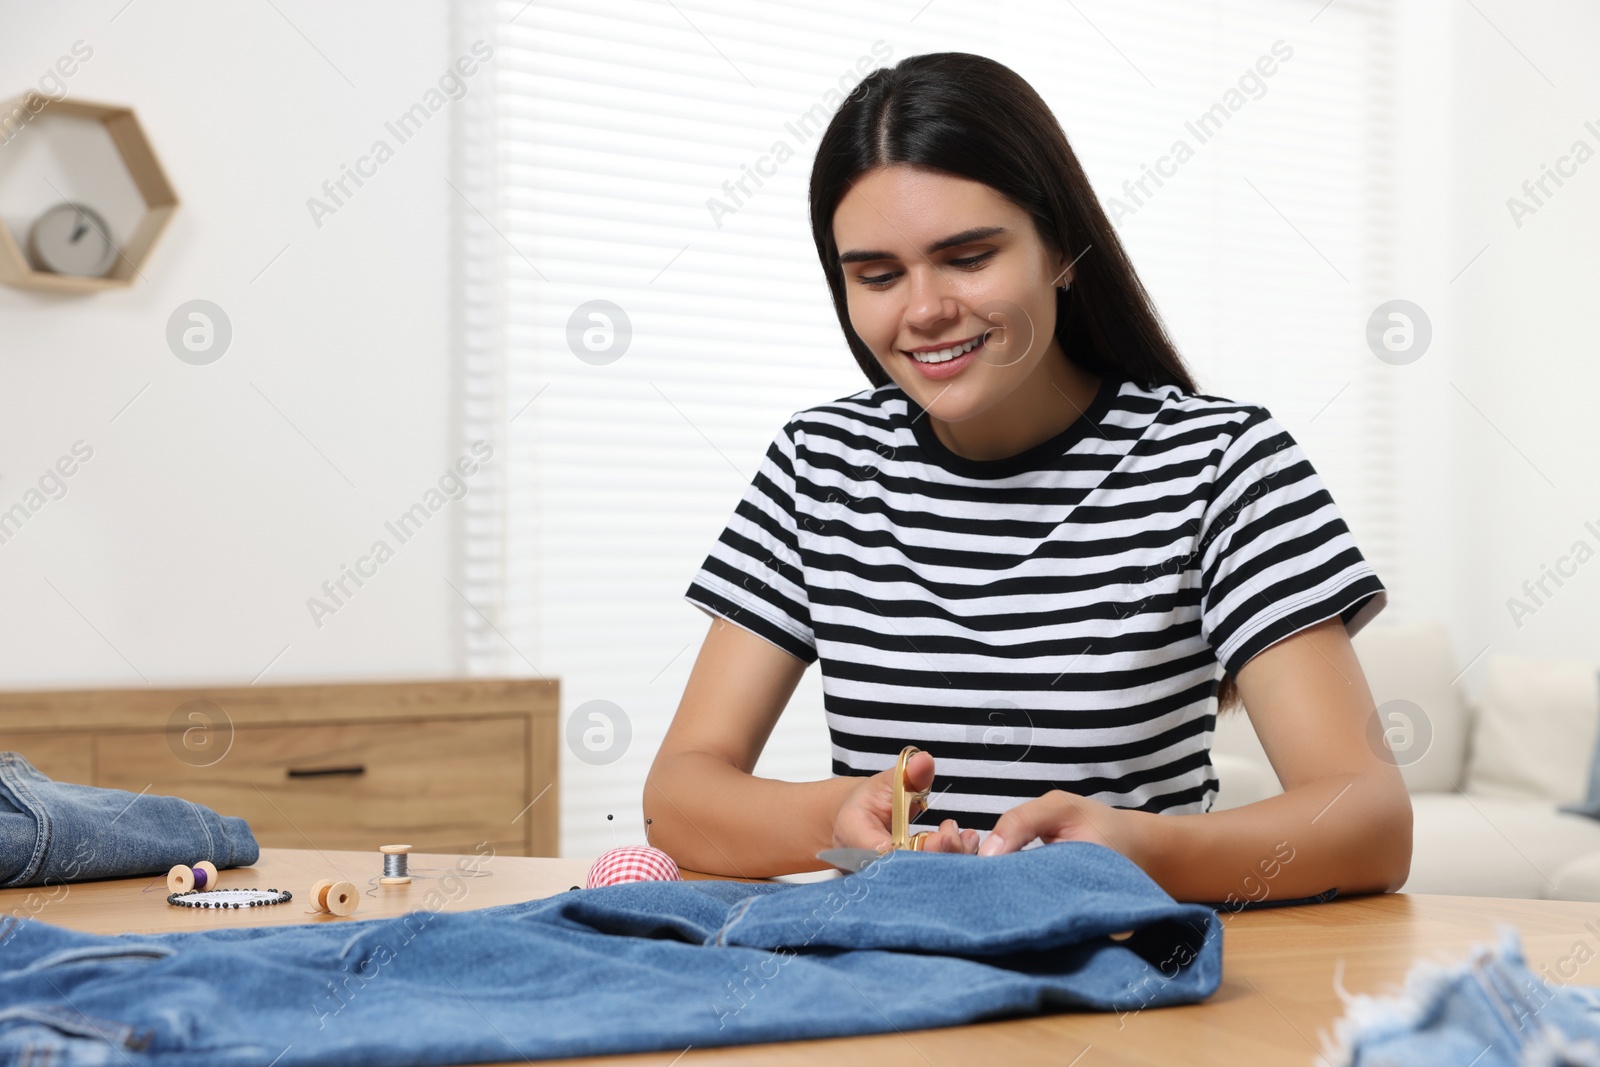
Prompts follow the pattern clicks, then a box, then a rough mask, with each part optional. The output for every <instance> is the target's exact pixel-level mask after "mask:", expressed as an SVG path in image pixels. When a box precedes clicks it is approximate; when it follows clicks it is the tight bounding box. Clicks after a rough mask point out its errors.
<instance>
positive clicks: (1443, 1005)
mask: <svg viewBox="0 0 1600 1067" xmlns="http://www.w3.org/2000/svg"><path fill="white" fill-rule="evenodd" d="M1589 925H1590V926H1591V927H1592V926H1593V925H1594V924H1589ZM1497 942H1498V943H1497V944H1496V946H1495V947H1493V948H1490V947H1488V946H1483V945H1480V946H1477V947H1476V948H1474V949H1473V950H1472V953H1471V955H1470V957H1469V959H1468V960H1467V961H1466V962H1465V963H1462V964H1459V965H1454V966H1441V965H1439V964H1436V963H1429V962H1426V961H1423V962H1419V963H1416V964H1413V966H1412V968H1411V971H1410V973H1409V974H1407V975H1406V980H1405V988H1404V990H1403V991H1402V992H1401V993H1400V994H1398V995H1396V996H1392V997H1374V996H1364V995H1357V996H1351V995H1349V994H1347V993H1345V992H1344V990H1342V989H1340V990H1339V995H1340V997H1341V998H1342V999H1343V1000H1344V1001H1345V1003H1346V1015H1345V1017H1344V1018H1343V1019H1341V1020H1339V1022H1338V1023H1337V1024H1336V1025H1335V1032H1334V1038H1333V1041H1332V1042H1330V1043H1328V1045H1327V1047H1325V1049H1324V1052H1325V1053H1326V1055H1327V1058H1328V1060H1329V1061H1330V1062H1332V1063H1334V1064H1337V1065H1339V1067H1445V1065H1447V1064H1449V1065H1452V1067H1461V1065H1464V1064H1469V1063H1470V1064H1471V1065H1472V1067H1600V988H1596V987H1593V986H1579V985H1566V984H1563V982H1562V980H1561V979H1562V975H1561V974H1560V973H1559V972H1561V971H1562V970H1564V969H1566V970H1570V972H1571V973H1572V974H1576V973H1577V969H1578V967H1579V966H1581V964H1582V963H1583V962H1585V961H1587V960H1591V959H1593V958H1594V949H1593V948H1592V947H1590V946H1589V945H1588V943H1587V941H1586V940H1580V941H1579V942H1578V943H1577V944H1575V945H1574V954H1573V957H1572V958H1569V959H1567V960H1565V961H1561V962H1558V963H1557V965H1556V971H1557V972H1558V973H1557V974H1556V975H1554V976H1553V977H1554V978H1555V980H1554V981H1548V980H1546V979H1545V978H1542V977H1540V976H1539V975H1536V974H1534V973H1533V971H1532V970H1531V969H1529V967H1528V964H1527V961H1526V959H1525V958H1524V957H1523V954H1522V944H1521V941H1520V939H1519V937H1518V934H1517V930H1516V928H1515V927H1513V926H1510V925H1507V924H1501V925H1500V926H1499V927H1498V930H1497ZM1563 964H1565V966H1563ZM1542 970H1544V971H1545V973H1546V975H1549V974H1550V968H1548V967H1546V968H1542Z"/></svg>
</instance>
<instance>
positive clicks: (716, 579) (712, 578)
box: [685, 426, 817, 663]
mask: <svg viewBox="0 0 1600 1067" xmlns="http://www.w3.org/2000/svg"><path fill="white" fill-rule="evenodd" d="M795 455H796V450H795V442H794V438H793V433H792V429H791V427H790V426H785V427H784V428H783V430H781V431H780V432H779V433H778V435H777V436H776V437H775V438H773V440H772V443H771V444H770V445H768V446H767V451H766V455H765V456H764V457H763V458H762V460H761V466H760V468H759V469H758V470H757V471H756V475H755V477H754V478H753V479H752V480H751V482H750V485H749V487H748V488H747V489H746V490H745V492H744V496H743V497H742V498H741V499H740V500H739V505H738V507H736V508H735V509H734V512H733V517H732V518H730V519H729V520H728V525H727V526H726V527H725V528H724V529H723V531H722V534H721V536H719V537H718V538H717V541H716V543H715V544H714V545H712V547H711V552H710V554H709V555H707V556H706V559H705V562H704V563H703V564H702V565H701V567H700V570H699V571H698V572H697V573H696V574H695V576H694V580H693V581H692V582H690V583H689V590H688V592H687V593H686V594H685V597H686V599H687V600H688V601H689V603H691V604H693V605H694V606H695V607H698V608H700V609H701V610H703V611H705V612H707V613H709V614H711V615H717V616H721V617H722V618H725V619H727V620H728V621H729V622H732V623H735V624H737V625H739V626H742V627H743V628H745V629H746V630H749V631H750V632H751V633H754V634H756V635H757V636H759V637H764V638H766V639H767V640H768V641H771V642H772V643H773V644H775V645H777V646H778V647H779V648H781V649H783V650H784V651H785V652H787V653H789V654H790V655H791V656H794V657H795V658H796V659H799V660H801V661H802V662H804V663H811V662H813V661H815V660H816V658H817V646H816V638H815V635H814V634H813V633H812V630H811V605H810V601H809V599H808V597H807V595H806V587H805V580H804V577H803V575H802V572H801V567H800V546H799V536H798V527H799V521H798V514H797V508H796V506H795Z"/></svg>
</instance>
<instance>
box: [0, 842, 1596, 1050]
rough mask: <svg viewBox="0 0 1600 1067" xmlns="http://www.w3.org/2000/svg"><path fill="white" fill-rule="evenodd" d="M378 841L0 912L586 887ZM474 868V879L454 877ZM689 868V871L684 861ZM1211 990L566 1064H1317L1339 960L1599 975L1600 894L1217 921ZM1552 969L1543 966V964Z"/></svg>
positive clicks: (138, 920) (1381, 905)
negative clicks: (215, 879) (332, 883)
mask: <svg viewBox="0 0 1600 1067" xmlns="http://www.w3.org/2000/svg"><path fill="white" fill-rule="evenodd" d="M379 866H380V864H379V861H378V856H377V854H376V853H375V852H315V851H301V850H295V849H262V851H261V860H260V862H259V863H257V864H256V865H255V866H254V867H246V868H239V869H236V870H231V871H224V872H222V876H221V879H220V884H221V885H222V886H224V887H227V886H236V887H238V886H254V887H258V888H263V889H264V888H268V887H271V888H277V889H288V890H289V891H290V892H292V893H293V894H294V896H295V899H294V900H293V901H292V902H291V903H288V904H283V905H279V906H276V907H267V908H248V909H242V910H239V911H198V910H189V909H180V908H174V907H171V906H169V905H168V904H167V903H166V887H165V883H164V881H163V880H161V879H125V880H120V881H108V882H91V883H83V884H80V885H72V886H56V887H53V888H51V889H42V890H41V889H34V890H28V889H11V890H4V891H0V913H14V914H18V915H28V916H32V917H34V918H38V919H41V920H44V921H46V922H52V923H56V924H58V925H60V926H66V927H70V928H72V929H75V930H84V931H89V932H92V933H166V932H170V931H175V930H205V929H214V928H216V927H219V926H264V925H276V924H286V923H297V922H356V921H358V920H361V919H371V918H383V917H391V916H396V915H402V914H404V913H405V912H407V911H409V910H412V909H415V908H430V909H434V910H441V911H464V910H469V909H472V908H481V907H488V906H491V905H495V904H509V903H514V902H516V901H522V900H532V899H536V898H540V897H546V896H551V895H553V894H555V893H561V892H565V891H567V890H568V889H570V888H571V887H572V886H575V885H582V884H583V881H584V876H585V875H586V873H587V872H588V868H589V861H587V860H569V859H529V858H526V857H518V856H496V855H487V854H486V855H480V856H430V855H421V854H414V855H413V856H412V857H411V868H412V870H413V871H414V872H416V873H419V874H428V875H432V876H434V877H430V878H426V879H424V878H418V879H416V880H414V881H413V882H412V883H411V884H410V885H409V886H401V887H392V886H383V887H379V886H377V884H376V878H377V874H378V869H379ZM474 869H476V870H477V871H479V872H486V873H484V874H483V876H480V877H467V876H466V875H467V874H470V873H471V872H472V871H473V870H474ZM685 877H688V878H699V877H703V876H701V875H696V874H693V873H692V872H686V874H685ZM319 878H343V879H346V880H348V881H352V882H354V883H356V885H357V887H358V888H360V889H361V890H362V891H363V895H362V897H361V905H360V909H359V910H358V911H357V912H356V913H355V914H354V915H352V916H350V917H348V918H342V919H341V918H334V917H332V916H321V917H318V916H314V915H311V914H308V913H307V911H306V908H307V904H306V901H307V900H308V899H309V896H310V889H311V884H312V883H313V882H314V881H316V880H317V879H319ZM1222 919H1223V977H1222V985H1221V986H1220V987H1219V988H1218V989H1217V991H1216V992H1215V993H1213V994H1212V995H1211V996H1210V997H1209V998H1207V999H1206V1000H1205V1001H1204V1002H1202V1003H1200V1004H1192V1005H1186V1006H1183V1007H1174V1008H1152V1009H1148V1010H1145V1011H1142V1012H1136V1013H1130V1014H1126V1015H1120V1016H1119V1015H1117V1014H1114V1013H1104V1014H1102V1013H1066V1014H1058V1015H1048V1016H1042V1017H1037V1018H1030V1019H1016V1020H1010V1021H1006V1022H996V1023H979V1024H977V1025H973V1026H959V1027H949V1028H946V1029H941V1030H918V1031H911V1032H906V1033H893V1034H878V1035H872V1036H867V1037H854V1038H842V1039H834V1040H826V1041H794V1042H785V1043H781V1044H770V1045H754V1046H742V1047H738V1048H727V1049H698V1048H696V1049H691V1050H689V1051H688V1052H687V1053H686V1054H684V1055H682V1057H681V1058H679V1059H676V1060H674V1059H673V1057H674V1056H677V1055H678V1053H677V1051H676V1050H674V1051H673V1052H672V1053H671V1054H664V1053H650V1054H645V1055H637V1056H614V1057H601V1058H597V1059H582V1060H567V1061H562V1062H566V1063H571V1064H574V1065H577V1064H632V1065H644V1064H650V1065H653V1067H665V1065H666V1064H667V1063H668V1062H669V1061H670V1062H672V1063H673V1064H674V1065H675V1067H678V1065H688V1064H695V1063H708V1064H709V1063H716V1064H728V1065H733V1064H757V1065H799V1064H818V1063H823V1064H830V1065H831V1064H835V1063H839V1062H842V1061H844V1060H846V1059H848V1060H849V1061H851V1062H857V1061H862V1062H871V1063H872V1064H873V1065H874V1067H897V1065H904V1067H929V1065H935V1067H943V1065H945V1064H952V1065H955V1064H966V1063H976V1062H991V1063H1006V1064H1011V1063H1018V1064H1030V1063H1040V1064H1046V1063H1047V1064H1052V1065H1056V1067H1066V1065H1081V1067H1111V1065H1115V1067H1124V1065H1125V1067H1133V1065H1139V1067H1146V1065H1149V1067H1155V1065H1162V1067H1165V1065H1167V1064H1172V1063H1180V1062H1181V1063H1184V1064H1186V1065H1207V1064H1216V1065H1218V1067H1235V1065H1236V1064H1240V1063H1273V1064H1279V1063H1295V1064H1315V1063H1319V1062H1323V1061H1321V1060H1320V1059H1319V1057H1318V1050H1319V1048H1320V1038H1319V1031H1327V1032H1330V1033H1331V1031H1332V1026H1333V1022H1334V1020H1335V1019H1337V1018H1338V1017H1339V1016H1340V1015H1342V1014H1343V1006H1342V1004H1341V1003H1340V1001H1339V997H1338V995H1337V994H1336V993H1335V992H1334V977H1335V973H1336V969H1337V968H1338V966H1339V965H1340V964H1341V963H1342V965H1343V973H1342V981H1343V984H1344V988H1345V989H1346V990H1347V991H1348V992H1351V993H1381V992H1386V991H1392V990H1393V989H1394V988H1395V987H1396V986H1397V985H1398V983H1399V982H1400V980H1401V979H1402V978H1403V977H1404V975H1405V973H1406V970H1407V969H1408V968H1409V966H1410V965H1411V963H1412V962H1413V961H1414V960H1415V959H1417V958H1419V957H1422V958H1427V959H1432V960H1435V961H1439V962H1451V961H1459V960H1461V959H1463V958H1464V957H1465V955H1466V953H1467V951H1468V949H1470V948H1471V947H1472V946H1473V945H1474V944H1481V943H1487V942H1491V941H1492V940H1493V938H1494V931H1495V925H1496V923H1497V922H1498V921H1502V920H1503V921H1506V922H1510V923H1512V924H1513V925H1515V926H1516V927H1517V928H1518V929H1519V930H1520V931H1521V933H1522V940H1523V947H1524V950H1525V952H1526V954H1527V957H1528V962H1529V964H1530V965H1531V966H1532V967H1533V969H1534V970H1535V972H1538V973H1543V974H1545V975H1546V977H1548V978H1550V979H1551V980H1553V981H1561V982H1566V983H1571V984H1577V985H1600V953H1597V952H1596V949H1597V948H1600V905H1597V904H1592V903H1576V902H1569V901H1547V900H1511V899H1505V898H1496V897H1447V896H1424V895H1416V894H1395V893H1391V894H1383V895H1375V896H1366V897H1352V898H1350V899H1347V900H1335V901H1332V902H1330V903H1327V904H1314V905H1308V906H1303V907H1289V908H1266V909H1262V910H1259V911H1246V912H1238V913H1233V914H1224V915H1223V917H1222ZM1546 967H1547V968H1548V971H1543V970H1541V968H1546Z"/></svg>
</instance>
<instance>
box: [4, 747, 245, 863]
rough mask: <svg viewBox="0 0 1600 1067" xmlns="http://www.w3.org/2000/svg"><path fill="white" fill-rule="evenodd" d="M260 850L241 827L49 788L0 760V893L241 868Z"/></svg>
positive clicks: (66, 787) (171, 800)
mask: <svg viewBox="0 0 1600 1067" xmlns="http://www.w3.org/2000/svg"><path fill="white" fill-rule="evenodd" d="M259 853H260V849H259V848H258V847H257V845H256V839H255V835H254V834H252V833H251V832H250V827H249V825H248V824H246V823H245V821H244V820H243V819H237V818H232V817H228V816H223V815H218V814H217V813H216V812H214V811H212V810H211V809H210V808H206V807H202V806H201V805H199V804H193V803H190V802H189V801H187V800H180V799H179V798H177V797H161V796H151V795H150V794H148V793H145V794H140V793H130V792H127V791H126V790H122V789H97V788H95V787H94V786H88V785H71V784H69V783H66V782H56V781H52V780H51V779H49V778H47V777H45V776H44V775H43V774H41V773H39V771H38V770H36V769H35V768H34V766H33V764H31V763H29V762H28V761H27V760H26V759H24V758H23V757H22V755H21V754H20V753H17V752H0V889H14V888H17V887H21V886H42V885H59V884H61V883H63V882H84V881H89V880H92V879H101V878H130V877H133V876H135V875H141V874H164V873H166V872H167V871H168V870H170V869H171V868H172V866H173V864H177V863H185V864H190V865H193V864H196V863H199V862H200V861H201V860H210V861H211V862H212V863H214V864H216V865H217V867H218V868H222V867H243V866H248V865H249V864H252V863H254V862H255V861H256V859H257V858H258V856H259Z"/></svg>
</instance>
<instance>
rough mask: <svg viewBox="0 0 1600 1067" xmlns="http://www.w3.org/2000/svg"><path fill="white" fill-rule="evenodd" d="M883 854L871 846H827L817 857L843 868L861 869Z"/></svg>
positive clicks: (848, 869) (847, 869) (849, 869)
mask: <svg viewBox="0 0 1600 1067" xmlns="http://www.w3.org/2000/svg"><path fill="white" fill-rule="evenodd" d="M881 855H882V853H880V852H874V851H873V850H872V849H870V848H825V849H823V850H822V851H821V852H818V853H817V859H819V860H821V861H822V862H823V863H828V864H832V865H833V866H835V867H838V868H840V869H841V870H846V871H859V870H861V868H863V867H865V866H866V865H867V864H869V863H871V862H872V861H873V860H875V859H877V858H879V857H880V856H881Z"/></svg>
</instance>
